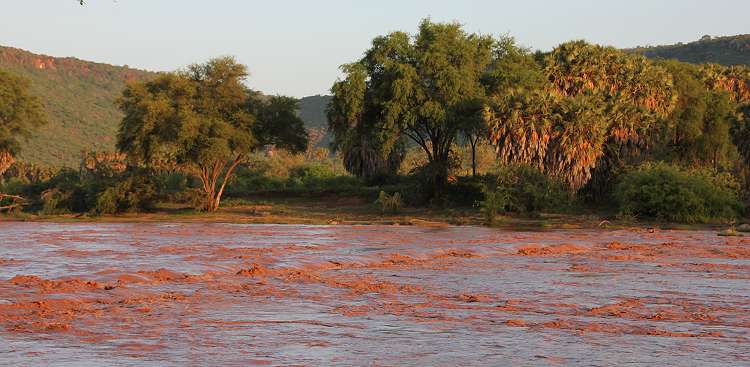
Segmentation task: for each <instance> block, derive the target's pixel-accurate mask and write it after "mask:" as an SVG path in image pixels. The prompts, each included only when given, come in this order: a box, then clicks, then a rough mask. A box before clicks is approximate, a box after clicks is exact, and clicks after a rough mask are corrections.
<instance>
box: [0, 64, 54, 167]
mask: <svg viewBox="0 0 750 367" xmlns="http://www.w3.org/2000/svg"><path fill="white" fill-rule="evenodd" d="M45 122H46V120H45V116H44V112H43V109H42V105H41V103H39V100H38V99H37V98H36V97H34V96H32V95H31V94H30V93H29V83H28V81H26V79H22V78H19V77H16V76H13V75H11V74H9V73H7V72H4V71H2V70H0V176H2V174H3V173H5V171H6V170H7V169H8V168H10V166H11V165H12V164H13V162H14V161H15V159H14V156H15V155H16V154H17V153H18V152H19V151H20V149H21V145H20V141H19V139H23V138H28V137H29V135H30V134H31V131H32V130H33V129H34V128H36V127H38V126H41V125H43V124H44V123H45Z"/></svg>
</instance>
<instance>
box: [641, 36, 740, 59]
mask: <svg viewBox="0 0 750 367" xmlns="http://www.w3.org/2000/svg"><path fill="white" fill-rule="evenodd" d="M627 51H631V52H637V53H641V54H643V55H645V56H646V57H650V58H663V59H677V60H680V61H684V62H689V63H694V64H702V63H716V64H721V65H727V66H730V65H745V66H750V34H744V35H738V36H727V37H711V36H703V37H702V38H701V39H700V40H698V41H695V42H690V43H678V44H676V45H665V46H653V47H637V48H633V49H630V50H627Z"/></svg>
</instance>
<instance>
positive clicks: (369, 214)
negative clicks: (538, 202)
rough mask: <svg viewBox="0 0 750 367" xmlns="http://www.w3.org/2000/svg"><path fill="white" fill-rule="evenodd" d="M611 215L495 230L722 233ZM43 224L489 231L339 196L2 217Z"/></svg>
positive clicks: (467, 211) (457, 215)
mask: <svg viewBox="0 0 750 367" xmlns="http://www.w3.org/2000/svg"><path fill="white" fill-rule="evenodd" d="M607 217H608V214H607V213H600V212H588V213H582V214H580V213H579V214H542V215H540V216H538V217H535V218H526V217H511V216H503V217H499V218H498V220H497V221H496V223H495V224H494V225H493V227H496V228H498V229H500V230H516V231H518V230H528V231H539V230H553V229H610V230H611V229H633V228H660V229H677V230H691V229H692V230H695V229H700V230H722V229H725V228H723V227H721V226H717V225H682V224H673V223H665V222H642V221H641V222H633V221H631V220H627V219H625V220H619V219H611V220H605V218H607ZM2 220H6V221H42V222H63V223H76V222H86V223H88V222H94V223H117V222H131V223H132V222H192V223H195V222H207V223H238V224H306V225H331V224H333V225H335V224H348V225H415V226H426V227H444V226H449V225H473V226H482V225H484V217H483V216H482V214H481V213H480V212H479V210H477V209H476V208H458V209H453V208H452V209H445V208H437V207H422V208H413V207H404V208H403V209H402V210H401V211H400V212H398V213H383V212H382V210H381V209H380V207H379V206H378V205H376V204H375V203H373V202H369V201H366V200H364V199H362V198H358V197H346V196H339V195H318V196H305V197H302V196H287V195H276V196H268V195H263V196H257V197H253V196H248V197H243V198H228V199H227V200H225V201H224V202H223V203H222V207H221V209H219V210H218V211H216V212H212V213H204V212H196V211H195V210H193V209H192V208H190V207H188V206H185V205H181V204H175V203H160V204H159V205H158V206H157V209H156V210H155V211H154V212H151V213H129V214H122V215H105V216H88V215H80V214H78V215H75V214H67V215H51V216H44V215H33V214H27V213H20V214H11V215H3V216H0V221H2Z"/></svg>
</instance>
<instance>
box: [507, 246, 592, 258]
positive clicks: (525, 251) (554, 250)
mask: <svg viewBox="0 0 750 367" xmlns="http://www.w3.org/2000/svg"><path fill="white" fill-rule="evenodd" d="M588 251H589V249H587V248H583V247H580V246H577V245H573V244H569V243H562V244H559V245H551V246H545V247H541V246H537V245H529V246H523V247H519V248H518V255H521V256H559V255H580V254H585V253H587V252H588Z"/></svg>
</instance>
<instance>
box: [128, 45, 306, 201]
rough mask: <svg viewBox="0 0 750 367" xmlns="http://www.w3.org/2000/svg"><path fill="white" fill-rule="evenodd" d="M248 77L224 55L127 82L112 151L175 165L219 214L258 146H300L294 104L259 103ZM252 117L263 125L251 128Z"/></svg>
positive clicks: (282, 100) (301, 138)
mask: <svg viewBox="0 0 750 367" xmlns="http://www.w3.org/2000/svg"><path fill="white" fill-rule="evenodd" d="M247 75H248V73H247V68H246V67H245V66H244V65H240V64H238V63H237V62H236V61H235V60H234V59H233V58H230V57H224V58H217V59H213V60H210V61H209V62H207V63H205V64H196V65H192V66H190V67H188V68H187V69H186V70H183V71H180V72H177V73H167V74H162V75H160V76H159V77H157V78H156V79H154V80H152V81H150V82H146V83H136V84H132V85H130V86H129V87H128V88H127V89H126V90H125V91H124V93H123V97H122V98H121V100H120V108H121V109H122V111H123V112H124V113H125V117H124V119H123V121H122V123H121V125H120V130H119V133H118V139H117V147H118V149H119V150H121V151H122V152H125V153H127V154H128V156H129V158H130V159H131V160H132V161H134V162H136V163H139V164H145V165H154V164H157V163H159V162H172V163H174V164H176V165H177V166H178V167H180V168H181V169H182V170H184V171H186V172H189V173H190V174H192V175H194V176H195V177H197V178H198V179H199V180H200V182H201V184H202V190H203V192H204V194H205V209H206V210H209V211H213V210H216V209H218V207H219V203H220V201H221V196H222V194H223V192H224V189H225V188H226V185H227V183H228V181H229V179H230V177H231V176H232V174H233V173H234V171H235V169H236V168H237V166H238V165H239V164H241V163H242V162H243V160H244V159H245V158H246V157H247V154H248V153H250V152H251V151H252V150H253V149H255V148H256V147H258V146H259V144H260V143H273V144H280V145H282V146H285V147H292V148H294V149H298V148H299V147H300V146H301V145H306V134H304V133H303V132H300V128H299V127H300V125H301V122H300V121H299V120H298V119H296V115H295V117H292V115H293V114H294V113H295V112H294V109H295V108H296V104H295V103H294V102H293V100H291V99H285V98H282V97H274V98H272V99H271V101H270V102H268V103H267V104H266V103H260V104H258V103H259V102H257V101H254V100H253V99H254V98H256V97H255V95H254V94H253V93H251V92H250V91H249V90H248V89H247V88H246V87H245V85H244V84H243V82H244V80H245V79H246V77H247ZM256 113H257V114H259V115H260V116H261V117H263V118H266V119H267V120H266V121H264V122H263V123H260V124H256V121H257V116H256ZM276 123H278V124H279V126H282V128H276V127H275V124H276ZM256 125H259V126H260V127H259V128H258V127H256ZM256 133H261V134H268V135H262V136H260V138H259V137H257V136H256ZM276 134H283V135H279V136H277V135H276Z"/></svg>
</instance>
